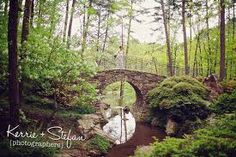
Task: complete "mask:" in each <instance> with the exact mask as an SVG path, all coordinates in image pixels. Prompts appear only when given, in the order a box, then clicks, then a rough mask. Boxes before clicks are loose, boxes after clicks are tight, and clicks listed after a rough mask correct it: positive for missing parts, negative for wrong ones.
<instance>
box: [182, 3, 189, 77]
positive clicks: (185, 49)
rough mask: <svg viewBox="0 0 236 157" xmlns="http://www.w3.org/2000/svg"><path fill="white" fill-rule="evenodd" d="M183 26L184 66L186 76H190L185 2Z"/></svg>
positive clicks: (183, 6)
mask: <svg viewBox="0 0 236 157" xmlns="http://www.w3.org/2000/svg"><path fill="white" fill-rule="evenodd" d="M182 25H183V39H184V65H185V75H188V74H189V65H188V45H187V44H188V43H187V35H186V26H185V0H182Z"/></svg>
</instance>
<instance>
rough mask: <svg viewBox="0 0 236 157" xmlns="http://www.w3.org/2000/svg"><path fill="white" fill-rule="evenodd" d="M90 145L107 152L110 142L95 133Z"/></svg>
mask: <svg viewBox="0 0 236 157" xmlns="http://www.w3.org/2000/svg"><path fill="white" fill-rule="evenodd" d="M90 145H91V146H92V147H93V148H95V149H98V150H100V151H101V152H102V153H107V151H108V149H109V147H110V143H109V141H107V140H106V139H105V138H103V137H102V136H100V135H96V136H95V137H94V138H93V139H92V140H91V142H90Z"/></svg>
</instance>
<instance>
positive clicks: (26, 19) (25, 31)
mask: <svg viewBox="0 0 236 157" xmlns="http://www.w3.org/2000/svg"><path fill="white" fill-rule="evenodd" d="M31 6H32V0H25V7H24V16H23V24H22V32H21V33H22V34H21V49H20V53H21V54H20V56H21V57H20V60H21V61H23V60H24V58H25V57H26V45H25V44H26V41H27V39H28V35H29V27H30V17H31ZM23 68H24V67H23ZM23 82H24V76H23V75H22V78H21V81H20V83H19V97H20V98H19V99H20V103H22V98H23V88H24V83H23Z"/></svg>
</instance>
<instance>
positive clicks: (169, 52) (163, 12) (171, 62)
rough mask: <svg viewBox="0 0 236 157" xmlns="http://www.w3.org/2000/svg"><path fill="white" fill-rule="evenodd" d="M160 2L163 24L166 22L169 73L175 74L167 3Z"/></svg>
mask: <svg viewBox="0 0 236 157" xmlns="http://www.w3.org/2000/svg"><path fill="white" fill-rule="evenodd" d="M160 2H161V10H162V18H163V24H164V28H165V36H166V46H167V50H166V53H167V58H168V65H167V69H168V73H169V75H170V76H173V75H174V71H173V61H172V53H171V47H170V32H169V29H168V22H167V17H166V10H165V4H164V1H163V0H161V1H160Z"/></svg>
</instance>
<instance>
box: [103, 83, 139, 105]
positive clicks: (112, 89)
mask: <svg viewBox="0 0 236 157" xmlns="http://www.w3.org/2000/svg"><path fill="white" fill-rule="evenodd" d="M123 87H124V88H123V89H124V95H123V104H122V106H129V107H131V106H132V105H134V104H135V103H136V101H137V99H138V95H137V93H136V90H135V88H134V86H133V85H132V84H130V83H129V82H124V84H123ZM120 88H121V82H120V81H116V82H113V83H110V84H108V85H107V86H105V88H104V89H103V90H102V92H101V94H102V100H101V101H102V102H103V103H106V104H109V105H111V106H119V105H120V104H119V100H120Z"/></svg>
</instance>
